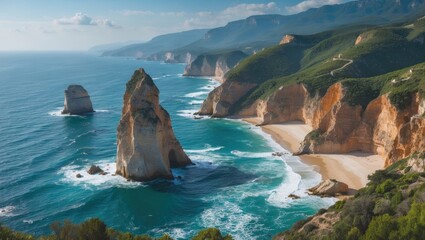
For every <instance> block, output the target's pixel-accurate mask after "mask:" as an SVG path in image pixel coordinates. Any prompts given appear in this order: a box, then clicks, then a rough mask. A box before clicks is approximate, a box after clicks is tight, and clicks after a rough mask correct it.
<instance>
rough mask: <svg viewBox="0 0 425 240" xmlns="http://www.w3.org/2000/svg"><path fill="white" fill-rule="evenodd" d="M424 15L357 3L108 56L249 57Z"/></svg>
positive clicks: (409, 4)
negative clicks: (298, 39) (287, 40)
mask: <svg viewBox="0 0 425 240" xmlns="http://www.w3.org/2000/svg"><path fill="white" fill-rule="evenodd" d="M424 12H425V1H424V0H400V1H398V2H397V3H395V2H394V0H359V1H352V2H347V3H343V4H335V5H328V6H323V7H320V8H313V9H309V10H307V11H305V12H301V13H297V14H293V15H278V14H273V15H258V16H250V17H248V18H246V19H242V20H237V21H233V22H229V23H228V24H226V25H225V26H222V27H217V28H214V29H211V30H209V31H206V30H194V31H188V32H182V33H173V34H166V35H163V36H159V37H156V38H154V39H152V40H151V41H150V42H147V43H143V44H133V45H129V46H126V47H123V48H120V49H116V50H113V51H108V52H105V53H104V55H107V56H133V57H141V58H148V59H152V60H161V59H162V58H163V57H162V56H163V55H164V53H165V52H172V53H173V54H174V55H175V57H174V59H177V60H178V61H182V60H184V59H185V57H184V56H185V55H186V54H187V53H190V54H191V55H193V56H195V57H196V56H198V55H200V54H202V53H205V52H210V51H216V50H223V49H234V50H241V51H244V52H245V53H248V54H251V53H253V52H257V51H258V50H261V49H263V48H265V47H270V46H273V45H274V44H276V43H277V42H279V40H280V39H281V38H282V36H283V35H284V34H289V33H290V34H297V35H305V34H314V33H318V32H322V31H326V30H332V29H336V28H341V27H344V28H346V27H349V26H353V25H359V24H374V25H383V24H390V23H397V22H401V21H406V20H407V19H414V18H418V17H420V16H421V15H423V14H424Z"/></svg>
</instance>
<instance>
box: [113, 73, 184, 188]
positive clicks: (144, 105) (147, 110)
mask: <svg viewBox="0 0 425 240" xmlns="http://www.w3.org/2000/svg"><path fill="white" fill-rule="evenodd" d="M188 164H191V161H190V159H189V158H188V157H187V155H186V154H185V153H184V151H183V149H182V147H181V145H180V143H179V141H178V140H177V139H176V137H175V136H174V132H173V129H172V126H171V119H170V115H169V114H168V112H167V111H166V110H165V109H163V108H162V107H161V106H160V105H159V90H158V88H157V87H156V86H155V84H154V82H153V81H152V78H151V77H150V76H149V75H148V74H146V73H145V71H144V70H143V69H138V70H136V71H135V73H134V74H133V76H132V78H131V80H130V81H128V83H127V88H126V91H125V94H124V105H123V109H122V116H121V120H120V123H119V125H118V129H117V159H116V165H117V170H116V173H117V174H120V175H122V176H124V177H126V178H128V179H132V180H136V181H149V180H153V179H156V178H166V179H172V178H173V175H172V173H171V170H170V168H171V167H183V166H186V165H188Z"/></svg>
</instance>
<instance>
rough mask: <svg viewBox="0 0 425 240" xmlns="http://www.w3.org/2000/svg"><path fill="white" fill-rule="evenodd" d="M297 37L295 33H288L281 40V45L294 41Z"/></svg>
mask: <svg viewBox="0 0 425 240" xmlns="http://www.w3.org/2000/svg"><path fill="white" fill-rule="evenodd" d="M294 39H295V37H294V36H293V35H289V34H286V35H285V36H284V37H283V38H282V40H280V42H279V45H285V44H288V43H291V42H292V41H294Z"/></svg>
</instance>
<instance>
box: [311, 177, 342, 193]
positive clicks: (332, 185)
mask: <svg viewBox="0 0 425 240" xmlns="http://www.w3.org/2000/svg"><path fill="white" fill-rule="evenodd" d="M309 191H310V192H311V193H312V194H314V195H319V196H335V195H338V194H345V193H347V192H348V185H347V184H345V183H343V182H339V181H337V180H335V179H327V180H324V181H322V182H321V183H319V184H318V185H316V186H314V187H312V188H310V189H309Z"/></svg>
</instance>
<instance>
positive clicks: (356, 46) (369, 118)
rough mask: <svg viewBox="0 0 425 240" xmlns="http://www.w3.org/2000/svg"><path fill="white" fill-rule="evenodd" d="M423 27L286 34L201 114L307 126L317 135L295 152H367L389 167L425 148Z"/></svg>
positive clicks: (244, 65) (231, 76)
mask: <svg viewBox="0 0 425 240" xmlns="http://www.w3.org/2000/svg"><path fill="white" fill-rule="evenodd" d="M424 22H425V19H423V18H421V19H418V20H416V21H415V22H413V24H412V23H409V24H406V25H402V24H401V25H400V26H395V27H388V28H375V29H373V30H370V29H367V28H366V29H362V28H353V29H349V30H339V31H335V32H324V33H320V34H315V35H307V36H299V35H285V36H284V37H283V38H282V40H281V42H280V44H279V45H278V46H275V47H273V48H269V49H266V50H264V51H263V52H261V53H258V54H256V55H253V56H250V57H248V58H246V59H245V60H243V61H242V62H241V63H240V64H239V65H238V66H237V67H236V68H234V69H232V70H231V71H230V72H229V73H228V78H227V80H226V81H225V82H224V83H223V84H222V85H221V86H219V87H218V88H216V89H214V90H213V91H212V92H211V93H210V94H209V95H208V97H207V99H206V100H205V101H204V102H203V104H202V107H201V108H200V110H199V114H203V115H211V116H213V117H227V116H231V117H256V118H258V119H260V120H259V122H260V125H267V124H278V123H285V122H289V121H302V122H304V123H305V124H308V125H310V126H311V127H312V129H313V131H312V132H311V133H310V134H308V135H307V136H306V138H305V140H304V141H303V143H302V146H301V148H300V150H299V152H298V154H310V153H324V154H329V153H334V154H342V153H349V152H354V151H362V152H366V153H373V154H378V155H380V156H382V157H383V158H384V159H385V165H386V166H389V165H390V164H392V163H394V162H396V161H398V160H400V159H402V158H405V157H407V156H410V155H411V154H413V153H415V152H418V151H422V150H423V149H425V117H424V106H425V103H424V101H425V97H424V96H425V94H424V93H425V77H424V76H425V75H424V71H425V62H424V61H425V55H423V54H418V52H419V51H424V50H425V44H423V43H422V41H420V39H421V38H422V36H423V34H424V33H425V28H424V27H423V26H424ZM418 39H419V40H418ZM406 54H407V55H406ZM405 56H409V57H405ZM276 63H279V64H276ZM275 64H276V65H275ZM291 64H292V65H291ZM285 68H286V69H285Z"/></svg>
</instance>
